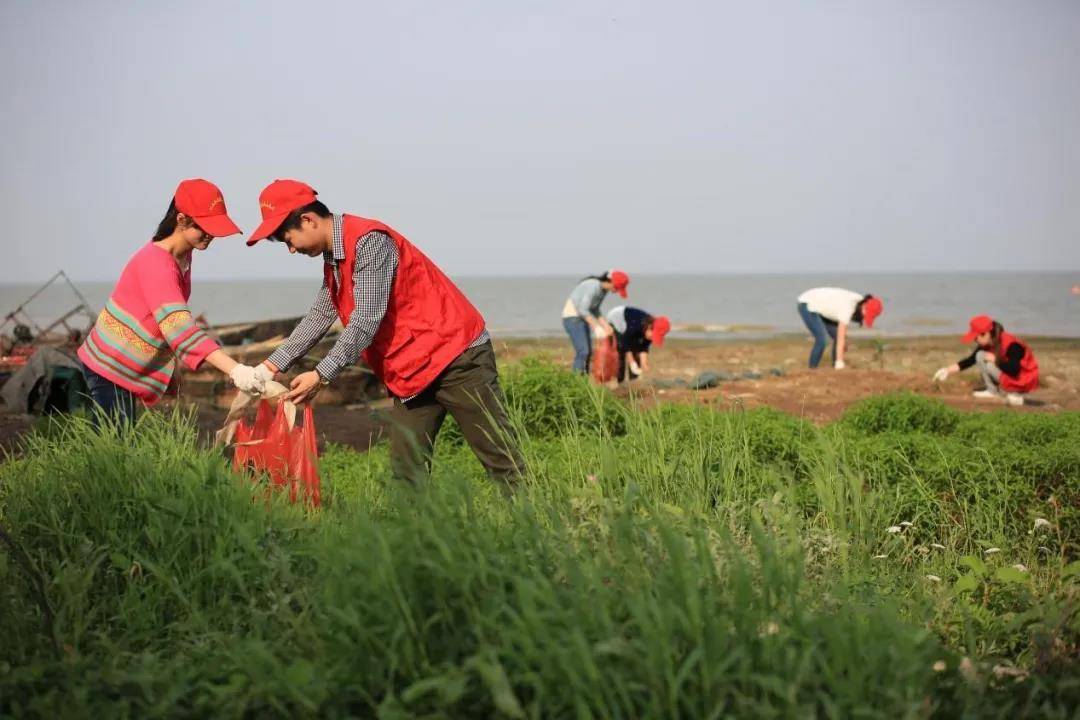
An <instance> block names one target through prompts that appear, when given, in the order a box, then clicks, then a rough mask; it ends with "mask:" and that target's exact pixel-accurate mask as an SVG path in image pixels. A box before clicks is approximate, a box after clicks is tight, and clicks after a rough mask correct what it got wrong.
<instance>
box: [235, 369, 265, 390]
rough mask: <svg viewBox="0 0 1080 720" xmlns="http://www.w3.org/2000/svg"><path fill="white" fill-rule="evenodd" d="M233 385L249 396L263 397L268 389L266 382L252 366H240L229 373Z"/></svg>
mask: <svg viewBox="0 0 1080 720" xmlns="http://www.w3.org/2000/svg"><path fill="white" fill-rule="evenodd" d="M229 377H230V378H232V381H233V384H234V385H236V387H238V388H240V390H242V391H243V392H246V393H247V394H248V395H262V394H263V390H265V389H266V381H265V380H263V379H262V378H261V377H259V374H258V372H256V370H255V368H253V367H251V366H250V365H239V364H237V366H236V367H234V368H233V369H232V371H231V372H229Z"/></svg>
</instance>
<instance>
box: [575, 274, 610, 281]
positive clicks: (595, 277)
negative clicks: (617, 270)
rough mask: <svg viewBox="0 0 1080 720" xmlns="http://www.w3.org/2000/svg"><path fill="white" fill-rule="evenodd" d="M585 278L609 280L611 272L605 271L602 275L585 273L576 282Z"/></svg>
mask: <svg viewBox="0 0 1080 720" xmlns="http://www.w3.org/2000/svg"><path fill="white" fill-rule="evenodd" d="M586 280H599V281H600V282H611V272H610V271H609V272H606V273H604V274H603V275H586V276H585V277H583V278H581V280H578V282H585V281H586Z"/></svg>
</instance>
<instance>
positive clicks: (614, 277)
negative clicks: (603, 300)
mask: <svg viewBox="0 0 1080 720" xmlns="http://www.w3.org/2000/svg"><path fill="white" fill-rule="evenodd" d="M609 277H610V278H611V284H612V285H614V286H615V292H617V293H619V297H626V286H627V285H629V284H630V276H629V275H627V274H626V273H624V272H623V271H622V270H612V271H611V272H610V273H609Z"/></svg>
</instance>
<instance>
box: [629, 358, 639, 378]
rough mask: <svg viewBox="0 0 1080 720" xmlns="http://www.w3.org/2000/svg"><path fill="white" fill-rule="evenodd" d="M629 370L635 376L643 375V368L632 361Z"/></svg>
mask: <svg viewBox="0 0 1080 720" xmlns="http://www.w3.org/2000/svg"><path fill="white" fill-rule="evenodd" d="M629 368H630V372H632V373H634V374H635V375H640V374H641V366H640V365H638V364H637V363H636V362H634V361H632V360H631V361H630V364H629Z"/></svg>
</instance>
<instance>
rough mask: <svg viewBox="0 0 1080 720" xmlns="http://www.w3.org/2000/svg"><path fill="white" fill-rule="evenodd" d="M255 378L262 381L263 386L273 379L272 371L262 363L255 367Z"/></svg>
mask: <svg viewBox="0 0 1080 720" xmlns="http://www.w3.org/2000/svg"><path fill="white" fill-rule="evenodd" d="M255 377H257V378H259V379H260V380H262V381H263V385H266V383H268V382H270V381H271V380H273V379H274V371H273V370H271V369H270V368H268V367H266V366H265V365H263V364H262V363H259V364H258V365H256V366H255Z"/></svg>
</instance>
